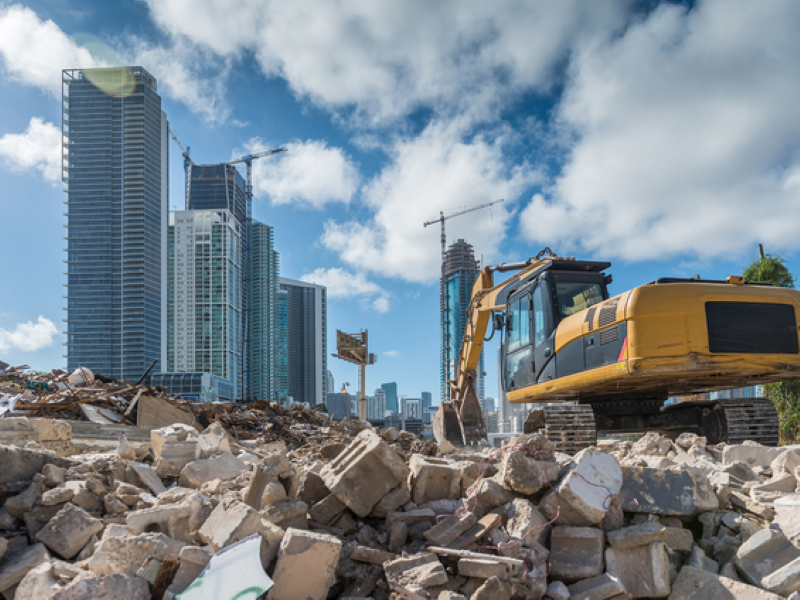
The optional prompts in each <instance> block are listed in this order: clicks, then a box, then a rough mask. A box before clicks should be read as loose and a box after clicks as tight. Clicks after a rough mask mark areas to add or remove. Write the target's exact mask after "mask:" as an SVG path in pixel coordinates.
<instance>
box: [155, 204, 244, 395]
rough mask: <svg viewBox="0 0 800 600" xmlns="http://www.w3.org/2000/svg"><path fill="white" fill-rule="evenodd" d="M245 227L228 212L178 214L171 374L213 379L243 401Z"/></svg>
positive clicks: (172, 233) (173, 243)
mask: <svg viewBox="0 0 800 600" xmlns="http://www.w3.org/2000/svg"><path fill="white" fill-rule="evenodd" d="M242 230H243V227H242V224H241V223H240V222H239V221H238V220H237V219H236V218H235V217H234V215H233V213H231V212H230V211H228V210H225V209H218V210H213V209H207V210H184V211H177V212H174V213H173V214H172V216H171V223H170V228H169V247H170V252H169V254H170V255H171V261H170V265H169V281H170V286H169V293H168V297H169V300H168V301H169V315H170V327H169V332H170V338H169V340H168V345H169V353H168V361H167V370H168V371H169V372H177V373H187V372H195V373H211V374H213V375H216V376H217V377H221V378H223V379H225V380H227V381H228V382H230V384H231V385H232V388H233V394H234V398H239V397H241V388H242V384H243V382H242V380H241V363H242V359H243V354H244V348H243V347H242V344H241V342H242V336H241V333H240V330H239V327H240V325H241V321H242V319H241V313H242V302H241V295H240V293H241V285H240V284H239V282H240V281H241V279H242V256H241V236H242Z"/></svg>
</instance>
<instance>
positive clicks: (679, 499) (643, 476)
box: [620, 467, 696, 515]
mask: <svg viewBox="0 0 800 600" xmlns="http://www.w3.org/2000/svg"><path fill="white" fill-rule="evenodd" d="M695 488H696V484H695V480H694V478H693V477H692V476H691V475H690V474H689V473H687V472H686V471H683V470H681V471H677V470H676V471H671V470H670V471H666V470H661V469H650V468H648V467H626V468H625V470H624V478H623V482H622V491H621V492H620V497H621V498H622V507H623V508H624V509H625V510H626V511H628V512H643V513H650V514H655V515H692V514H693V513H694V510H695Z"/></svg>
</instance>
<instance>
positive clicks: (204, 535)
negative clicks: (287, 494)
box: [198, 498, 262, 552]
mask: <svg viewBox="0 0 800 600" xmlns="http://www.w3.org/2000/svg"><path fill="white" fill-rule="evenodd" d="M261 527H262V525H261V517H260V516H259V514H258V512H256V511H255V510H253V509H252V508H251V507H249V506H247V504H245V503H244V502H240V501H239V500H235V499H233V498H228V499H226V500H223V501H222V502H220V503H219V504H218V505H217V507H216V508H215V509H214V512H212V513H211V516H210V517H208V519H207V520H206V522H205V523H204V524H203V526H202V527H201V528H200V531H199V532H198V534H199V536H200V539H202V540H203V541H204V542H205V543H206V544H208V545H209V546H211V547H212V548H214V550H216V551H217V552H219V551H220V550H221V549H223V548H226V547H227V546H231V545H233V544H235V543H237V542H240V541H242V540H244V539H246V538H248V537H250V536H252V535H254V534H256V533H258V531H259V530H260V529H261Z"/></svg>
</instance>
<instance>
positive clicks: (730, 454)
mask: <svg viewBox="0 0 800 600" xmlns="http://www.w3.org/2000/svg"><path fill="white" fill-rule="evenodd" d="M783 452H784V449H783V448H770V447H768V446H762V445H761V444H757V443H756V442H751V441H747V442H744V443H743V444H732V445H730V446H725V448H724V449H723V450H722V462H724V463H732V462H735V461H738V460H741V461H743V462H746V463H748V464H750V465H751V466H759V467H765V468H766V467H768V466H769V465H770V463H771V462H772V461H773V460H775V459H776V458H778V456H780V455H781V454H782V453H783Z"/></svg>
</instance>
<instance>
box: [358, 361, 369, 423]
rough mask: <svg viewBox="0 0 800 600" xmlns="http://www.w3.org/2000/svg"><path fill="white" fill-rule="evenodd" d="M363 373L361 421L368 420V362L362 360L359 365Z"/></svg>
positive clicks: (360, 403) (359, 404)
mask: <svg viewBox="0 0 800 600" xmlns="http://www.w3.org/2000/svg"><path fill="white" fill-rule="evenodd" d="M358 368H359V370H360V373H359V374H360V375H361V385H360V387H359V390H358V420H359V421H366V420H367V397H366V395H365V388H366V383H365V381H366V378H367V373H366V370H367V363H366V362H362V363H361V364H360V365H359V366H358Z"/></svg>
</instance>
